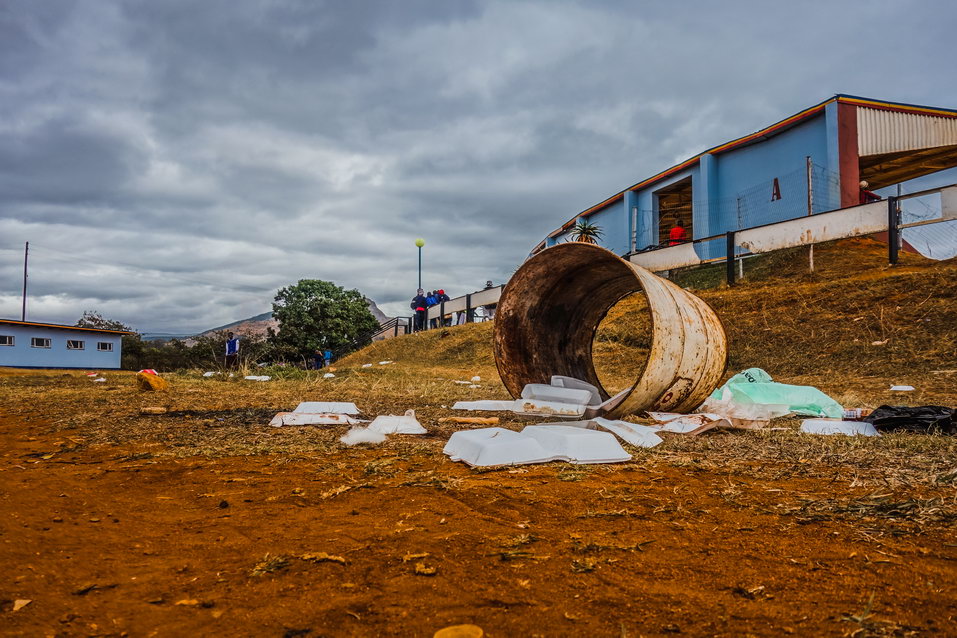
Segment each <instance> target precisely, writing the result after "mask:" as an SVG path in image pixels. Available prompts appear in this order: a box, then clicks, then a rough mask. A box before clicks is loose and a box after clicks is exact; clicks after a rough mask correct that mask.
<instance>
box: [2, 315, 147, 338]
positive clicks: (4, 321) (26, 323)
mask: <svg viewBox="0 0 957 638" xmlns="http://www.w3.org/2000/svg"><path fill="white" fill-rule="evenodd" d="M0 324H7V325H13V326H35V327H37V328H59V329H60V330H82V331H83V332H107V333H110V334H115V335H132V334H136V333H135V332H129V331H126V330H104V329H102V328H81V327H79V326H64V325H61V324H58V323H36V322H33V321H16V320H15V319H0Z"/></svg>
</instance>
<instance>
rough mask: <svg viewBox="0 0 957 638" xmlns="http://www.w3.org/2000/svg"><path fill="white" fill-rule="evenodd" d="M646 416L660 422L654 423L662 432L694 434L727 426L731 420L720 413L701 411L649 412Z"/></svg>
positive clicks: (729, 425)
mask: <svg viewBox="0 0 957 638" xmlns="http://www.w3.org/2000/svg"><path fill="white" fill-rule="evenodd" d="M648 416H650V417H651V418H652V419H654V420H655V421H657V422H658V423H660V424H661V425H656V426H655V427H657V428H659V429H660V430H661V431H662V432H674V433H676V434H689V435H691V436H695V435H697V434H701V433H702V432H705V431H706V430H710V429H712V428H729V427H731V422H730V421H728V420H727V419H725V418H723V417H722V416H721V415H720V414H712V413H708V412H703V413H699V414H678V413H676V412H649V413H648Z"/></svg>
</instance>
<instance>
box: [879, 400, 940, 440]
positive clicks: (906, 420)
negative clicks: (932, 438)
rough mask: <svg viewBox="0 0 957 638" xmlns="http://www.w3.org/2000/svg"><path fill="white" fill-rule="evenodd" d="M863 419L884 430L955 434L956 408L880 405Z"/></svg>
mask: <svg viewBox="0 0 957 638" xmlns="http://www.w3.org/2000/svg"><path fill="white" fill-rule="evenodd" d="M864 421H866V422H868V423H870V424H872V425H873V426H874V427H876V428H877V429H878V430H882V431H885V432H899V431H907V432H921V433H933V432H940V433H942V434H957V410H955V409H954V408H947V407H944V406H941V405H921V406H917V407H905V406H890V405H882V406H881V407H879V408H877V409H876V410H874V411H873V412H871V413H870V414H868V415H867V416H865V417H864Z"/></svg>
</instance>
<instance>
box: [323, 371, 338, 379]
mask: <svg viewBox="0 0 957 638" xmlns="http://www.w3.org/2000/svg"><path fill="white" fill-rule="evenodd" d="M334 376H336V375H334V374H332V373H331V372H327V373H325V374H324V375H322V378H323V379H331V378H333V377H334Z"/></svg>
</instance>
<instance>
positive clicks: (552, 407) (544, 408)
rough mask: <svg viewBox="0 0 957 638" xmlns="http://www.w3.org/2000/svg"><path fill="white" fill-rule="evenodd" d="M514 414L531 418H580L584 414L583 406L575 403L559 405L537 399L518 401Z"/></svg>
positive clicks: (558, 403)
mask: <svg viewBox="0 0 957 638" xmlns="http://www.w3.org/2000/svg"><path fill="white" fill-rule="evenodd" d="M515 403H516V408H515V410H514V411H515V412H518V413H519V414H530V415H532V416H567V417H572V418H580V417H581V416H582V415H583V414H584V413H585V406H584V405H580V404H575V403H560V402H558V401H539V400H537V399H518V400H517V401H516V402H515Z"/></svg>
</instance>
